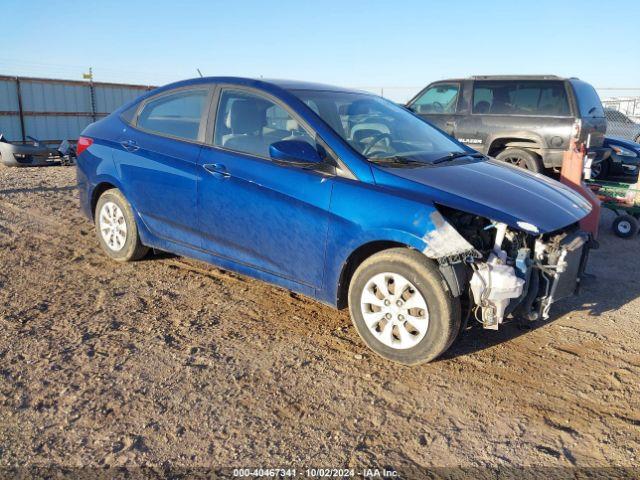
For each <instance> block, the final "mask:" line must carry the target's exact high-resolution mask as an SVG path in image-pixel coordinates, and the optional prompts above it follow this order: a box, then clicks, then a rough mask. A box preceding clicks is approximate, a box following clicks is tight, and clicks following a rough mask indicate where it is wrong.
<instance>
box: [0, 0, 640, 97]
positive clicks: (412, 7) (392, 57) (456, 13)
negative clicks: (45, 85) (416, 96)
mask: <svg viewBox="0 0 640 480" xmlns="http://www.w3.org/2000/svg"><path fill="white" fill-rule="evenodd" d="M1 11H2V16H3V33H2V39H1V41H0V45H1V48H0V74H11V75H31V76H46V77H54V78H76V79H80V78H81V75H82V72H83V70H86V69H88V67H89V66H93V68H94V73H95V78H96V80H97V81H100V80H102V81H116V82H131V83H145V84H163V83H167V82H170V81H173V80H178V79H182V78H187V77H193V76H196V68H200V69H201V70H202V72H203V73H204V74H205V75H227V74H228V75H240V76H264V77H266V78H269V77H271V78H293V79H300V80H314V81H320V82H326V83H333V84H337V85H344V86H351V87H370V86H371V87H373V86H375V87H387V88H388V91H389V92H391V91H392V90H393V88H391V87H407V88H413V87H418V86H421V85H424V84H426V83H428V82H430V81H433V80H437V79H440V78H445V77H455V76H468V75H472V74H494V73H498V74H506V73H522V74H524V73H530V74H533V73H555V74H559V75H566V76H578V77H580V78H583V79H585V80H587V81H589V82H591V83H592V84H593V85H595V86H597V87H637V88H640V0H619V1H610V2H605V1H590V0H581V1H573V0H570V1H562V0H555V1H548V0H536V1H529V2H518V1H516V0H511V1H502V0H499V1H493V2H491V1H488V0H487V1H471V0H468V1H457V2H454V1H446V2H435V1H417V0H410V1H395V2H394V1H376V0H370V1H361V0H352V1H349V0H340V1H334V0H330V1H315V2H314V1H305V0H295V1H290V0H284V1H277V2H276V1H274V2H269V1H266V0H264V1H240V0H238V1H233V0H228V1H213V0H211V1H204V0H199V1H182V2H177V1H165V0H156V1H134V0H130V1H101V2H91V1H88V0H85V1H62V0H61V1H56V2H52V1H31V2H28V1H26V0H3V1H2V9H1ZM65 26H67V29H66V32H65ZM398 91H399V90H398Z"/></svg>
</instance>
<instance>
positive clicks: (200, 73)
mask: <svg viewBox="0 0 640 480" xmlns="http://www.w3.org/2000/svg"><path fill="white" fill-rule="evenodd" d="M196 70H197V71H198V75H200V78H202V72H201V71H200V69H199V68H196Z"/></svg>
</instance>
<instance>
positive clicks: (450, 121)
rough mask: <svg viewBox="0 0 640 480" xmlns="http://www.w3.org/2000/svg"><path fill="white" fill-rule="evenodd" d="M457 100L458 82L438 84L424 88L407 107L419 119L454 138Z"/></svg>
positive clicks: (458, 97) (458, 93)
mask: <svg viewBox="0 0 640 480" xmlns="http://www.w3.org/2000/svg"><path fill="white" fill-rule="evenodd" d="M459 99H460V83H459V82H440V83H434V84H432V85H429V86H428V87H427V88H425V89H424V90H423V91H422V92H421V93H419V94H418V95H417V96H416V97H415V98H414V99H413V100H411V102H410V103H409V105H408V107H409V108H410V109H411V110H412V111H413V112H415V113H416V114H418V115H419V116H420V117H421V118H423V119H425V120H427V121H428V122H430V123H432V124H433V125H435V126H436V127H438V128H439V129H441V130H444V131H445V132H447V133H448V134H449V135H451V136H453V137H455V136H456V121H457V118H458V101H459Z"/></svg>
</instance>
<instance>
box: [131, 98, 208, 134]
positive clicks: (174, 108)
mask: <svg viewBox="0 0 640 480" xmlns="http://www.w3.org/2000/svg"><path fill="white" fill-rule="evenodd" d="M208 94H209V91H208V90H206V89H203V90H188V91H180V92H176V93H172V94H168V95H162V96H161V97H159V98H157V99H155V100H151V101H150V102H149V103H147V104H146V105H145V106H144V108H143V109H142V111H141V112H140V114H139V115H138V122H137V126H138V127H140V128H142V129H144V130H149V131H151V132H154V133H159V134H163V135H168V136H171V137H177V138H184V139H186V140H197V139H198V130H199V129H200V120H201V117H202V109H203V108H204V105H205V103H206V99H207V95H208Z"/></svg>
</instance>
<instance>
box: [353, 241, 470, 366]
mask: <svg viewBox="0 0 640 480" xmlns="http://www.w3.org/2000/svg"><path fill="white" fill-rule="evenodd" d="M445 285H446V284H445V282H444V280H443V278H442V275H441V273H440V271H439V270H438V267H437V266H436V265H435V264H434V263H433V262H432V261H431V260H429V259H428V258H427V257H425V256H424V255H423V254H422V253H420V252H418V251H415V250H409V249H406V248H393V249H389V250H385V251H382V252H380V253H377V254H375V255H372V256H371V257H369V258H368V259H367V260H365V261H364V262H363V263H362V264H361V265H360V266H359V267H358V268H357V269H356V271H355V273H354V274H353V277H352V279H351V283H350V285H349V310H350V313H351V319H352V321H353V324H354V326H355V327H356V330H357V331H358V334H359V335H360V337H362V339H363V340H364V341H365V343H366V344H367V346H368V347H369V348H371V349H372V350H373V351H374V352H375V353H377V354H378V355H380V356H382V357H384V358H386V359H389V360H393V361H395V362H398V363H403V364H405V365H415V364H418V363H422V362H428V361H430V360H433V359H434V358H436V357H437V356H438V355H440V354H442V353H443V352H444V351H445V350H446V349H447V348H449V346H450V345H451V343H453V340H454V339H455V337H456V335H457V334H458V330H459V329H460V303H459V300H458V299H457V298H454V297H453V296H452V295H451V293H450V292H449V290H448V289H447V287H446V286H445Z"/></svg>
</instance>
